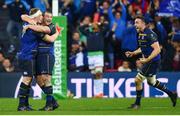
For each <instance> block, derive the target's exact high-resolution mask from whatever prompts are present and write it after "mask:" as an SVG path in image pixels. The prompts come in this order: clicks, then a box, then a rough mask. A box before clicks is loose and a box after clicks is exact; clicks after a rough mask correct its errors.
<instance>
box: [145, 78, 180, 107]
mask: <svg viewBox="0 0 180 116" xmlns="http://www.w3.org/2000/svg"><path fill="white" fill-rule="evenodd" d="M147 82H148V84H149V85H150V86H153V87H155V88H157V89H159V90H161V91H163V92H165V93H166V94H168V96H169V97H170V99H171V101H172V104H173V107H175V106H176V101H177V93H173V92H172V91H170V90H169V89H168V88H167V87H166V85H165V84H163V83H161V82H160V81H158V80H157V79H156V75H153V76H152V77H148V78H147Z"/></svg>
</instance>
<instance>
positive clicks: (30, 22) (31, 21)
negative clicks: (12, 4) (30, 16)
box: [28, 20, 37, 25]
mask: <svg viewBox="0 0 180 116" xmlns="http://www.w3.org/2000/svg"><path fill="white" fill-rule="evenodd" d="M28 23H29V24H31V25H37V23H36V22H35V21H34V20H30V21H29V22H28Z"/></svg>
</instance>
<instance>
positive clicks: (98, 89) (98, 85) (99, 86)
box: [94, 79, 103, 95]
mask: <svg viewBox="0 0 180 116" xmlns="http://www.w3.org/2000/svg"><path fill="white" fill-rule="evenodd" d="M100 93H103V79H94V95H98V94H100Z"/></svg>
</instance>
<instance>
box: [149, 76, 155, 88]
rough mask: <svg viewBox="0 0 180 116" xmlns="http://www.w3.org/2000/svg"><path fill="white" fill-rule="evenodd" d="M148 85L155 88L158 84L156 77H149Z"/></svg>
mask: <svg viewBox="0 0 180 116" xmlns="http://www.w3.org/2000/svg"><path fill="white" fill-rule="evenodd" d="M147 83H148V84H149V85H150V86H154V85H155V84H156V76H155V75H154V76H152V77H148V78H147Z"/></svg>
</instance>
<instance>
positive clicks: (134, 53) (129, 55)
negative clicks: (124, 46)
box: [125, 48, 141, 57]
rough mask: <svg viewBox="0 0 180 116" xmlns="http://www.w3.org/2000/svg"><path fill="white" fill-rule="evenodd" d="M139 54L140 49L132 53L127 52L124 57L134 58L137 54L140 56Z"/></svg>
mask: <svg viewBox="0 0 180 116" xmlns="http://www.w3.org/2000/svg"><path fill="white" fill-rule="evenodd" d="M140 53H141V49H140V48H138V49H137V50H135V51H133V52H130V51H127V52H126V53H125V55H126V56H127V57H133V56H136V55H138V54H140Z"/></svg>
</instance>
